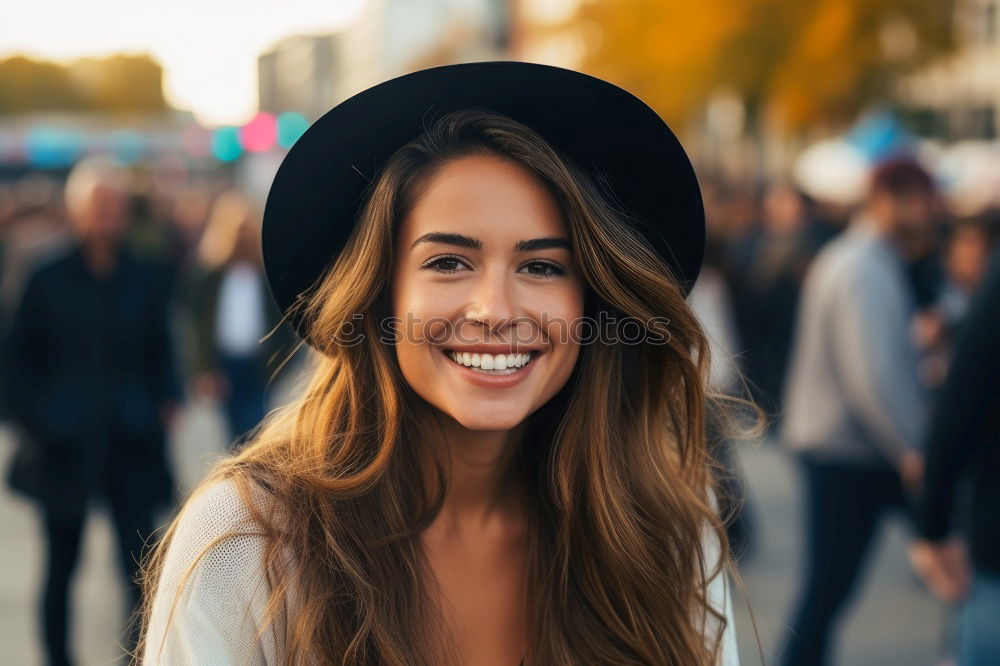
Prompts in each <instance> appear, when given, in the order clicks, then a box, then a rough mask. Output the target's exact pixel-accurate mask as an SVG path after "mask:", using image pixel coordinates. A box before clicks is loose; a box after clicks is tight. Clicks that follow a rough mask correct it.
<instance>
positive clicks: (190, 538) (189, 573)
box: [146, 479, 274, 663]
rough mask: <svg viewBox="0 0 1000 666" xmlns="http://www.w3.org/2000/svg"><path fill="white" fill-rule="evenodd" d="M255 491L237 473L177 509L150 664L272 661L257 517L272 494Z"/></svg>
mask: <svg viewBox="0 0 1000 666" xmlns="http://www.w3.org/2000/svg"><path fill="white" fill-rule="evenodd" d="M248 490H249V491H250V492H249V493H248V495H247V496H244V494H243V493H241V492H240V487H239V486H238V482H237V481H235V480H232V479H227V480H223V481H215V482H212V483H210V484H207V485H205V486H203V487H201V488H199V489H198V490H196V491H195V493H194V494H192V496H191V497H190V498H189V499H188V501H187V503H186V504H185V506H184V507H183V509H182V510H181V513H180V514H179V515H178V517H177V522H176V525H175V529H174V532H173V534H172V536H171V538H170V541H169V543H168V544H166V552H165V553H164V554H163V562H162V567H161V568H160V569H159V580H158V581H157V586H156V591H155V594H154V597H153V602H152V606H151V612H150V618H149V628H148V634H147V637H146V654H147V663H203V662H202V661H201V660H202V659H213V658H214V659H223V660H232V662H231V663H271V659H270V658H268V657H267V655H273V654H274V640H273V636H272V633H271V632H267V631H266V632H263V634H261V632H260V630H261V628H263V627H264V626H265V625H266V624H268V620H267V605H268V599H269V596H270V588H269V585H268V583H267V576H266V571H265V569H266V567H265V558H266V547H267V543H266V540H265V532H264V531H263V527H262V525H261V524H260V523H259V522H258V520H257V515H258V513H264V515H266V511H268V503H269V499H268V496H267V493H266V492H265V491H264V490H263V489H262V488H260V487H259V486H255V485H254V484H250V486H249V488H248ZM248 500H249V503H248ZM258 635H259V636H260V639H261V640H260V641H258V640H257V636H258ZM153 655H156V657H157V658H156V659H155V660H153V661H151V660H150V657H151V656H153ZM161 658H165V659H166V661H165V662H161V661H160V659H161Z"/></svg>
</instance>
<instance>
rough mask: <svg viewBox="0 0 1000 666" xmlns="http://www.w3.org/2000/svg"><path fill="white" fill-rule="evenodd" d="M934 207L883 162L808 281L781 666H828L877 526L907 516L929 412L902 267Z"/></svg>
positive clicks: (784, 435)
mask: <svg viewBox="0 0 1000 666" xmlns="http://www.w3.org/2000/svg"><path fill="white" fill-rule="evenodd" d="M936 201H937V199H936V192H935V188H934V185H933V181H932V179H931V177H930V176H929V175H928V173H927V172H926V171H925V170H924V169H923V168H921V167H920V166H919V165H918V164H917V163H916V162H915V161H913V160H911V159H909V158H894V159H892V160H890V161H888V162H885V163H883V164H881V165H880V166H878V167H877V168H876V169H875V170H874V172H873V174H872V177H871V181H870V188H869V193H868V197H867V199H866V201H865V205H864V208H863V210H862V211H861V212H860V213H859V214H858V215H857V216H856V217H855V218H854V219H853V220H852V222H851V224H850V225H849V226H848V228H847V230H846V231H845V232H844V233H843V234H842V235H841V236H840V237H839V238H837V239H835V240H833V241H831V242H830V243H829V244H828V245H827V247H826V248H824V249H823V251H821V252H820V254H819V255H818V256H817V258H816V259H815V261H814V263H813V265H812V266H811V267H810V269H809V272H808V273H807V275H806V279H805V284H804V286H803V290H802V297H801V298H802V302H801V305H800V309H799V319H798V325H797V326H798V327H797V331H796V338H795V343H794V346H793V352H792V359H791V365H790V371H789V372H790V374H789V378H788V383H787V386H786V395H785V410H786V411H785V420H784V423H783V426H782V430H781V439H782V440H783V442H784V444H785V445H786V446H788V447H789V448H790V449H792V450H793V451H794V452H796V454H797V459H798V461H799V463H800V465H801V468H802V470H803V473H804V479H805V488H806V498H807V501H806V512H807V513H806V516H805V517H806V522H807V524H806V545H807V549H806V553H807V557H808V561H807V562H806V566H805V570H804V573H805V581H804V585H803V586H802V589H801V592H800V597H799V603H798V607H797V611H796V613H795V617H794V619H793V621H792V625H791V626H792V631H791V633H790V637H789V642H788V645H787V647H786V650H785V653H784V655H783V663H784V664H787V665H794V666H803V665H810V664H823V663H826V659H827V653H828V648H827V645H828V642H829V640H828V639H829V634H830V632H831V630H832V627H833V626H834V623H835V622H836V620H837V619H838V617H839V616H840V611H841V610H842V608H843V606H844V602H845V600H846V599H847V598H848V596H849V595H850V593H851V591H852V588H853V587H854V583H855V581H856V579H857V574H858V572H859V571H860V570H861V568H862V566H863V564H864V561H865V559H866V555H867V553H868V550H869V547H870V545H871V542H872V540H873V536H874V534H875V531H876V528H877V527H878V523H879V520H880V518H881V517H882V515H883V514H884V513H885V512H886V510H887V509H891V508H907V509H908V508H909V506H910V504H909V502H908V501H907V500H908V497H907V496H908V495H911V496H912V494H913V493H915V492H916V490H917V489H918V488H919V485H920V483H921V479H922V476H923V462H922V461H923V458H922V456H921V453H920V451H919V449H918V447H919V445H920V442H921V441H922V439H923V431H924V428H925V423H926V418H927V409H928V406H927V396H926V395H925V393H924V389H923V386H922V385H921V382H920V379H919V374H918V350H917V349H916V347H915V345H914V343H913V341H912V338H911V335H910V322H911V318H912V316H913V314H914V308H915V305H916V304H915V296H914V293H913V287H912V286H911V282H910V280H909V277H908V274H907V263H908V262H909V261H912V260H915V259H917V258H918V257H919V256H920V255H921V254H923V253H924V252H926V250H927V248H928V247H929V246H930V245H931V244H932V243H933V240H932V239H933V232H934V230H935V220H936V215H935V212H936V205H935V204H936Z"/></svg>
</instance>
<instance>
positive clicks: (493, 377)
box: [442, 349, 541, 388]
mask: <svg viewBox="0 0 1000 666" xmlns="http://www.w3.org/2000/svg"><path fill="white" fill-rule="evenodd" d="M442 351H443V352H444V355H445V356H446V357H447V359H448V362H449V363H450V364H451V365H452V366H453V367H454V368H455V369H456V370H457V371H458V372H459V373H460V374H461V375H462V376H464V377H465V378H466V379H468V380H469V381H471V382H472V383H474V384H477V385H479V386H486V387H490V388H506V387H508V386H514V385H515V384H519V383H520V382H521V381H522V380H523V379H524V378H525V377H527V376H528V374H529V373H530V372H531V369H532V368H533V367H534V366H535V360H536V359H537V358H538V356H540V355H541V352H539V351H537V350H531V351H529V352H521V353H518V354H483V353H479V352H475V353H474V352H460V351H458V350H454V349H445V350H442ZM466 361H467V362H468V365H466ZM498 366H499V367H498Z"/></svg>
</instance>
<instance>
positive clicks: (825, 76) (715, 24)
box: [569, 0, 954, 126]
mask: <svg viewBox="0 0 1000 666" xmlns="http://www.w3.org/2000/svg"><path fill="white" fill-rule="evenodd" d="M953 2H954V0H880V1H879V2H872V1H871V0H743V1H734V0H697V1H692V0H591V1H590V2H586V3H582V4H581V5H580V6H579V9H578V11H577V14H576V16H574V17H572V18H571V19H570V20H569V23H570V24H572V23H575V22H576V23H579V22H594V23H596V24H598V25H600V27H601V30H602V39H600V40H599V41H595V42H593V43H588V44H587V51H586V55H585V57H584V59H583V62H582V63H581V64H580V68H581V69H582V70H583V71H586V72H589V73H591V74H594V75H597V76H603V77H605V78H608V80H610V81H612V82H614V83H617V84H618V85H621V86H623V87H625V88H627V89H629V90H631V91H632V92H634V93H636V94H637V95H639V96H640V97H642V98H643V99H644V100H646V101H647V102H648V103H649V104H650V105H651V106H653V108H654V109H656V110H657V111H658V112H659V113H661V114H662V115H663V116H664V117H665V118H666V119H667V121H668V122H670V123H672V124H673V123H678V124H680V123H683V122H685V121H689V120H692V119H693V118H694V117H695V116H696V114H698V113H699V112H700V111H701V110H702V109H703V106H704V102H705V100H706V98H707V97H708V95H710V94H711V92H712V91H713V90H715V89H717V88H719V87H720V86H730V87H734V88H735V89H737V90H739V92H740V93H741V94H742V95H743V96H744V97H745V98H746V99H747V100H748V101H749V103H750V105H751V110H753V109H754V108H757V109H758V110H759V109H760V108H762V107H769V108H771V109H773V110H776V111H777V112H778V113H779V114H780V116H781V117H783V118H784V119H785V120H786V121H787V122H788V123H790V124H792V125H793V126H801V125H803V124H806V123H810V122H816V121H825V120H832V119H837V118H844V117H848V116H849V115H850V114H852V113H854V112H856V111H857V109H859V108H860V107H861V106H863V105H864V104H865V103H866V101H868V100H870V99H871V98H872V97H874V96H877V95H880V94H883V93H885V92H887V91H886V90H885V88H886V85H887V83H886V82H887V80H888V79H887V75H888V73H887V70H886V69H885V68H886V62H885V59H884V57H883V55H882V52H881V49H880V46H879V34H880V31H882V30H883V29H884V26H885V25H886V24H887V22H889V21H891V20H893V19H898V17H899V16H905V17H907V19H908V20H909V21H911V22H912V23H913V27H914V29H915V32H916V35H917V38H918V45H923V46H925V47H931V46H933V47H935V48H936V47H938V46H940V45H942V41H941V38H940V35H939V33H940V31H941V25H940V23H941V20H942V16H950V11H951V9H950V8H951V5H952V4H953ZM943 5H947V6H943Z"/></svg>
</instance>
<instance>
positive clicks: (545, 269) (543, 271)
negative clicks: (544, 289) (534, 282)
mask: <svg viewBox="0 0 1000 666" xmlns="http://www.w3.org/2000/svg"><path fill="white" fill-rule="evenodd" d="M525 268H528V269H529V270H528V272H529V273H531V274H532V275H537V276H539V277H555V276H557V275H562V274H563V273H565V272H566V271H564V270H563V269H562V268H560V267H559V266H556V265H555V264H550V263H549V262H547V261H532V262H531V263H530V264H525ZM530 269H535V270H530Z"/></svg>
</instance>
